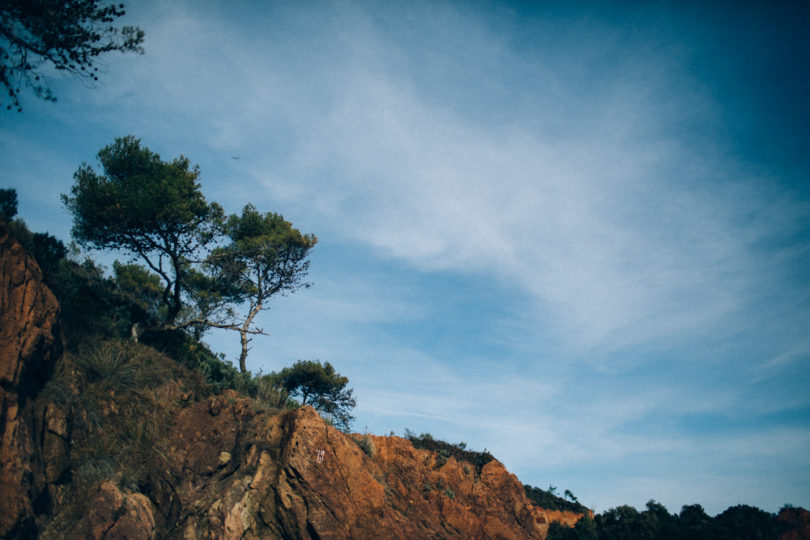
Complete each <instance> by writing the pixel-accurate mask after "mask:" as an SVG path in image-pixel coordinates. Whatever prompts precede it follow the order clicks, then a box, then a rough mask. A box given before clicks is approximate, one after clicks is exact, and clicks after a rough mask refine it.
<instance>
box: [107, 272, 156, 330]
mask: <svg viewBox="0 0 810 540" xmlns="http://www.w3.org/2000/svg"><path fill="white" fill-rule="evenodd" d="M113 276H114V280H115V284H116V285H117V286H118V289H119V290H120V291H121V293H123V294H126V295H127V296H128V297H129V298H130V299H131V300H132V302H133V303H134V304H135V305H137V306H138V308H140V310H141V311H142V312H143V313H144V314H145V317H144V319H147V318H148V319H149V320H151V321H153V322H157V321H158V320H160V319H161V318H162V313H161V307H162V305H161V297H162V290H163V288H162V287H161V285H160V276H158V275H157V274H155V273H153V272H150V271H149V269H148V268H146V267H145V266H142V265H139V264H122V263H120V262H118V261H115V262H114V263H113ZM136 322H143V321H136Z"/></svg>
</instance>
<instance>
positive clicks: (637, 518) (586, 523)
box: [539, 490, 795, 540]
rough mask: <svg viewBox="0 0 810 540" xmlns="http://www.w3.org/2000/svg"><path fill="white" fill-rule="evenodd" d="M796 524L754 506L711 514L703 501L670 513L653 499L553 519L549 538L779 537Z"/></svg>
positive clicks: (724, 539) (672, 539)
mask: <svg viewBox="0 0 810 540" xmlns="http://www.w3.org/2000/svg"><path fill="white" fill-rule="evenodd" d="M539 491H542V490H539ZM566 502H567V501H566ZM783 510H784V509H783ZM788 513H789V512H788ZM794 526H795V524H791V523H790V522H789V521H787V520H783V519H779V518H778V517H777V516H776V514H771V513H768V512H765V511H764V510H760V509H759V508H755V507H753V506H747V505H738V506H732V507H730V508H728V509H727V510H725V511H724V512H722V513H721V514H718V515H717V516H715V517H710V516H709V515H708V514H706V512H705V510H704V509H703V507H702V506H701V505H699V504H693V505H687V506H684V507H683V508H682V509H681V512H680V513H679V514H670V513H669V511H668V510H667V509H666V507H664V506H663V505H662V504H659V503H657V502H655V501H649V502H648V503H647V505H646V509H645V510H643V511H638V510H637V509H635V508H634V507H632V506H626V505H625V506H619V507H617V508H611V509H610V510H606V511H605V512H602V513H601V514H597V515H595V516H594V518H593V519H591V518H590V517H589V516H588V514H587V513H586V515H585V517H584V518H582V519H580V520H579V522H577V524H576V526H574V527H567V526H565V525H562V524H559V523H552V524H551V525H550V527H549V531H548V537H547V540H745V539H750V540H775V539H777V538H779V537H780V535H782V534H783V533H785V532H787V531H788V530H791V529H792V528H793V527H794Z"/></svg>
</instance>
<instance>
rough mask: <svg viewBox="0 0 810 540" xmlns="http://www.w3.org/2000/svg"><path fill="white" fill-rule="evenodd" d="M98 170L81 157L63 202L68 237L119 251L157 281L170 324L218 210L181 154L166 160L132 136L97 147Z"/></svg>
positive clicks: (216, 221) (212, 233) (218, 218)
mask: <svg viewBox="0 0 810 540" xmlns="http://www.w3.org/2000/svg"><path fill="white" fill-rule="evenodd" d="M98 159H99V162H100V163H101V167H102V169H103V171H104V174H99V173H97V172H96V171H95V170H94V169H93V168H92V167H90V166H89V165H87V164H86V163H84V164H82V165H81V167H79V170H78V171H76V173H75V174H74V178H75V180H76V183H75V184H74V185H73V187H72V188H71V192H70V193H71V194H70V195H62V200H63V202H64V203H65V205H66V206H67V207H68V209H69V210H70V211H71V212H72V213H73V228H72V230H71V233H72V235H73V237H74V238H75V239H76V240H77V241H78V242H79V243H80V244H81V245H82V246H85V247H90V248H94V249H120V250H124V251H126V252H128V253H130V254H131V255H133V256H134V257H136V258H138V259H140V260H141V261H142V262H144V263H145V264H146V266H147V267H148V268H149V269H150V270H151V271H152V272H154V273H156V274H157V275H158V276H160V278H161V279H162V280H163V283H164V289H163V292H162V304H163V306H164V307H165V311H164V320H163V323H164V324H165V325H167V326H172V325H174V324H175V322H176V321H177V318H178V316H179V315H180V313H181V310H182V309H183V293H184V290H187V289H188V288H189V287H190V284H189V280H190V276H191V264H192V263H193V262H195V261H197V260H199V258H200V257H201V254H200V252H201V250H202V249H204V248H205V247H207V246H208V245H209V244H211V243H212V242H213V241H214V239H215V236H216V234H217V232H218V230H219V227H220V225H221V222H222V219H223V212H222V208H221V207H220V206H219V205H218V204H216V203H208V202H207V201H206V200H205V197H204V196H203V194H202V192H201V191H200V184H199V182H198V176H199V174H200V172H199V169H198V168H197V167H190V164H189V160H188V159H187V158H185V157H183V156H180V157H178V158H176V159H174V160H173V161H171V162H166V161H163V160H161V159H160V156H159V155H158V154H155V153H153V152H152V151H150V150H149V149H148V148H145V147H144V148H142V147H141V142H140V140H139V139H136V138H135V137H133V136H131V135H130V136H127V137H121V138H117V139H116V140H115V142H114V143H113V144H111V145H109V146H106V147H105V148H103V149H102V150H101V151H100V152H99V153H98Z"/></svg>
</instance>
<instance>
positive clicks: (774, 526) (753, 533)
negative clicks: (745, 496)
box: [714, 504, 783, 540]
mask: <svg viewBox="0 0 810 540" xmlns="http://www.w3.org/2000/svg"><path fill="white" fill-rule="evenodd" d="M782 531H783V527H782V524H781V523H780V522H779V521H778V520H777V519H776V516H774V515H773V514H770V513H768V512H765V511H763V510H760V509H759V508H754V507H753V506H748V505H743V504H741V505H737V506H732V507H730V508H728V509H726V510H725V511H724V512H723V513H722V514H719V515H718V516H717V517H715V518H714V537H715V538H719V539H728V540H731V539H738V540H769V539H772V538H775V537H776V536H778V535H779V534H780V533H781V532H782Z"/></svg>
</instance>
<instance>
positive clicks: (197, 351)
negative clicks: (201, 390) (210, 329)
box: [141, 330, 239, 392]
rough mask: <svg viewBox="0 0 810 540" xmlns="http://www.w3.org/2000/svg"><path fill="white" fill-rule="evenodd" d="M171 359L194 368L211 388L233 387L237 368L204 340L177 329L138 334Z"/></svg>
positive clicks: (218, 389)
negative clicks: (218, 354)
mask: <svg viewBox="0 0 810 540" xmlns="http://www.w3.org/2000/svg"><path fill="white" fill-rule="evenodd" d="M141 342H143V343H144V344H146V345H149V346H151V347H153V348H155V349H156V350H158V351H160V352H161V353H163V354H165V355H166V356H168V357H170V358H172V359H174V361H175V362H178V363H179V364H181V365H183V366H185V367H186V368H188V369H191V370H194V371H196V372H198V373H200V374H202V376H203V377H204V378H205V381H206V382H207V383H208V384H210V385H211V386H212V388H213V391H214V392H219V391H221V390H224V389H226V388H234V389H235V388H236V386H237V384H238V381H237V379H238V376H239V372H238V371H237V370H236V368H235V367H234V366H233V364H231V363H230V362H226V361H225V360H224V359H223V358H222V357H220V356H217V355H216V354H214V353H213V352H212V351H211V349H209V348H208V347H207V346H206V345H205V344H204V343H202V342H201V341H198V340H196V339H194V338H193V337H192V336H190V335H188V334H187V333H186V332H183V331H181V330H149V331H147V332H146V333H144V335H143V336H142V338H141Z"/></svg>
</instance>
